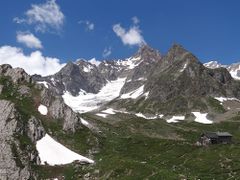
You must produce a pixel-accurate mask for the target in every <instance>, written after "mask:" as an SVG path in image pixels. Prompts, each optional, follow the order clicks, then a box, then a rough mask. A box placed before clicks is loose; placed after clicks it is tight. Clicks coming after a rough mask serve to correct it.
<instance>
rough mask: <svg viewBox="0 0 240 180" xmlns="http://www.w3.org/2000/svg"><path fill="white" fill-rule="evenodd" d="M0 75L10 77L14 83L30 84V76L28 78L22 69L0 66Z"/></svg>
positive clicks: (6, 65) (5, 65)
mask: <svg viewBox="0 0 240 180" xmlns="http://www.w3.org/2000/svg"><path fill="white" fill-rule="evenodd" d="M0 75H1V76H9V77H11V79H12V81H13V82H14V83H21V82H27V83H29V82H31V76H29V75H28V74H27V73H26V72H25V71H24V70H23V69H22V68H14V69H13V68H12V67H11V66H10V65H8V64H4V65H1V66H0Z"/></svg>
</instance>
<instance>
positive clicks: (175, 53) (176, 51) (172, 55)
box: [166, 44, 191, 61]
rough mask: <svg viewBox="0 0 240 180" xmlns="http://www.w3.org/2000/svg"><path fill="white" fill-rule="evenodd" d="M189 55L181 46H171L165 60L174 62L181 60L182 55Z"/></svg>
mask: <svg viewBox="0 0 240 180" xmlns="http://www.w3.org/2000/svg"><path fill="white" fill-rule="evenodd" d="M187 54H191V53H190V52H189V51H187V50H186V49H185V48H184V47H183V46H181V45H179V44H173V46H172V47H171V48H170V49H169V51H168V53H167V55H166V56H167V59H168V60H169V61H175V60H177V59H183V56H184V55H187Z"/></svg>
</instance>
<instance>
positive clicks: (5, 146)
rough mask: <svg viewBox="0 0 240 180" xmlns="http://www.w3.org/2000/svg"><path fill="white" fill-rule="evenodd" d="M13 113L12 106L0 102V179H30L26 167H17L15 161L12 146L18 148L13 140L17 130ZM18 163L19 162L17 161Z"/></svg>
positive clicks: (14, 110) (8, 103)
mask: <svg viewBox="0 0 240 180" xmlns="http://www.w3.org/2000/svg"><path fill="white" fill-rule="evenodd" d="M15 113H16V109H15V108H14V104H12V103H10V102H8V101H5V100H0V134H1V138H0V179H11V180H15V179H29V178H30V172H29V169H28V167H27V165H25V166H24V168H22V167H18V165H17V159H16V158H18V157H16V155H15V154H14V152H13V145H14V147H16V148H17V146H18V144H17V143H16V142H15V140H14V138H13V136H14V133H15V132H16V131H17V130H18V128H17V120H16V119H15V118H16V116H15ZM15 151H17V150H15ZM18 161H21V160H20V159H18ZM21 163H22V162H21Z"/></svg>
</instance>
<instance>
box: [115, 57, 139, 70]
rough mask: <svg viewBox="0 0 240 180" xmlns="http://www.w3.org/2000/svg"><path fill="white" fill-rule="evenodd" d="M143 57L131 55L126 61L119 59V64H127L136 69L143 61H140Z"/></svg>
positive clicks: (128, 66) (129, 67)
mask: <svg viewBox="0 0 240 180" xmlns="http://www.w3.org/2000/svg"><path fill="white" fill-rule="evenodd" d="M140 59H141V57H140V56H139V57H130V58H127V59H126V60H125V61H118V64H119V65H122V66H127V68H128V69H134V68H135V67H136V66H138V65H139V64H140V63H141V62H142V61H139V60H140Z"/></svg>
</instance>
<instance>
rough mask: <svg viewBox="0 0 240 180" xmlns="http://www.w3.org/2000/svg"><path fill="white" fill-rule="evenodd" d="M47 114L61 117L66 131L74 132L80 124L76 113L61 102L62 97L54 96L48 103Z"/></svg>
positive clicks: (55, 117)
mask: <svg viewBox="0 0 240 180" xmlns="http://www.w3.org/2000/svg"><path fill="white" fill-rule="evenodd" d="M49 115H50V116H52V117H53V118H54V119H63V129H64V130H66V131H73V132H75V130H76V129H77V128H78V127H79V126H80V124H81V123H80V119H79V117H78V115H77V114H76V113H75V112H73V111H72V109H71V108H70V107H68V106H67V105H66V104H65V103H64V102H63V100H62V98H56V99H55V100H54V101H53V102H52V103H51V104H50V106H49Z"/></svg>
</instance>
